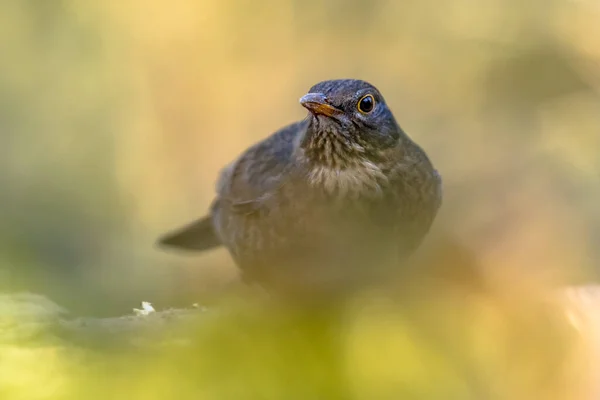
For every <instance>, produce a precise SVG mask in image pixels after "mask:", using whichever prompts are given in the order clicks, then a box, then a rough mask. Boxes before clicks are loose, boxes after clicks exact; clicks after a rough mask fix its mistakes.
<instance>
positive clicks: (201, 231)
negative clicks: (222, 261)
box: [158, 216, 222, 251]
mask: <svg viewBox="0 0 600 400" xmlns="http://www.w3.org/2000/svg"><path fill="white" fill-rule="evenodd" d="M158 244H159V245H160V246H163V247H172V248H177V249H182V250H190V251H203V250H209V249H212V248H214V247H219V246H221V245H222V243H221V240H220V239H219V237H218V236H217V233H216V232H215V229H214V227H213V223H212V219H211V217H210V216H206V217H203V218H200V219H199V220H197V221H194V222H192V223H190V224H188V225H185V226H183V227H181V228H179V229H177V230H174V231H171V232H169V233H167V234H165V235H164V236H162V237H160V238H159V239H158Z"/></svg>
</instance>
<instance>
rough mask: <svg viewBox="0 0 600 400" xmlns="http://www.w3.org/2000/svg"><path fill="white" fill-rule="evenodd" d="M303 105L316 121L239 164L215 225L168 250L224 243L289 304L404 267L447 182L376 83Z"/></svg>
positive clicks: (284, 133)
mask: <svg viewBox="0 0 600 400" xmlns="http://www.w3.org/2000/svg"><path fill="white" fill-rule="evenodd" d="M300 102H301V103H302V105H303V106H304V107H306V108H307V109H308V110H309V111H310V113H309V116H308V118H307V119H305V120H304V121H301V122H297V123H294V124H291V125H289V126H287V127H284V128H282V129H281V130H279V131H277V132H275V133H274V134H273V135H271V136H270V137H268V138H266V139H265V140H263V141H261V142H259V143H257V144H256V145H254V146H252V147H250V148H249V149H248V150H247V151H246V152H244V153H243V154H242V155H241V156H240V157H239V158H238V159H237V160H235V161H233V162H232V163H231V164H229V165H228V166H227V167H226V168H225V169H224V170H223V171H222V172H221V175H220V178H219V180H218V183H217V196H216V199H215V200H214V202H213V204H212V206H211V209H210V216H209V217H208V218H207V217H205V218H204V219H201V220H199V221H197V222H195V223H192V224H190V225H188V226H186V227H184V228H182V229H180V230H178V231H176V232H173V233H170V234H167V235H166V236H164V237H163V238H162V239H161V240H160V243H161V244H163V245H165V246H171V247H177V248H182V249H189V250H205V249H208V248H211V247H215V246H218V245H219V244H223V245H224V246H225V247H226V248H227V249H228V250H229V252H230V253H231V255H232V256H233V258H234V259H235V261H236V263H237V264H238V266H239V267H240V268H241V270H242V273H243V277H244V279H245V280H247V281H252V282H257V283H259V284H261V285H262V286H264V287H265V288H266V289H267V290H269V291H271V292H272V293H276V294H280V295H286V296H297V295H305V296H319V295H321V294H328V295H331V294H333V293H339V292H346V291H347V290H349V289H354V288H358V287H363V286H364V285H366V284H368V283H372V282H377V281H378V280H379V279H385V278H386V276H388V273H389V271H390V269H389V268H398V267H399V265H400V263H401V262H402V260H403V259H404V258H406V257H407V256H408V255H410V254H411V253H412V251H413V250H414V249H415V248H416V247H417V246H418V245H419V243H420V242H421V240H422V239H423V237H424V235H425V234H426V233H427V231H428V230H429V228H430V226H431V224H432V222H433V220H434V218H435V215H436V213H437V210H438V208H439V206H440V204H441V179H440V176H439V174H438V173H437V171H436V170H435V169H434V168H433V166H432V164H431V162H430V161H429V159H428V157H427V155H426V154H425V152H424V151H423V150H422V149H421V148H420V147H419V146H418V145H417V144H415V143H414V142H413V141H412V140H411V139H410V138H409V137H408V136H407V135H406V134H405V133H404V131H403V130H402V129H401V128H400V126H399V125H398V124H397V123H396V120H395V119H394V116H393V115H392V113H391V111H390V110H389V109H388V107H387V105H386V103H385V100H384V99H383V97H382V96H381V94H380V93H379V91H378V90H377V89H376V88H375V87H373V86H372V85H370V84H369V83H367V82H364V81H360V80H333V81H325V82H321V83H319V84H317V85H315V86H313V87H312V88H311V89H310V91H309V93H308V94H307V95H306V96H304V97H303V98H302V99H301V100H300Z"/></svg>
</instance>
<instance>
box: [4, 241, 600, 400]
mask: <svg viewBox="0 0 600 400" xmlns="http://www.w3.org/2000/svg"><path fill="white" fill-rule="evenodd" d="M438 250H440V249H438ZM438 254H439V255H440V257H441V258H439V259H438V258H437V257H431V256H428V257H427V258H426V260H421V261H419V262H427V263H428V265H425V264H420V265H419V267H420V268H426V267H430V268H431V269H430V270H431V271H432V272H433V271H437V273H436V274H435V275H433V274H431V275H428V276H427V277H421V278H418V279H414V280H411V282H409V283H407V282H396V283H395V284H393V285H391V287H388V288H387V289H386V290H385V291H383V290H382V291H372V292H369V293H364V294H363V295H361V296H359V297H356V298H355V299H353V301H351V302H349V303H348V304H347V305H346V307H344V308H335V309H333V308H332V309H329V308H327V307H323V308H319V309H312V310H309V311H308V312H307V311H306V310H301V309H291V308H282V307H281V306H279V305H277V304H272V303H269V302H268V301H266V300H265V299H264V298H261V297H260V296H256V295H252V294H250V293H246V294H245V295H243V296H242V297H239V296H238V295H236V296H229V297H224V298H223V299H222V300H221V301H220V303H219V304H215V305H213V306H212V307H210V308H208V309H207V310H203V309H193V308H190V310H189V311H186V310H165V311H161V310H159V311H158V312H157V313H152V314H149V315H148V316H129V317H122V318H112V319H97V320H94V319H89V318H88V319H84V320H70V318H71V317H70V316H68V315H61V314H60V310H57V309H56V308H55V306H53V305H52V304H51V303H48V302H47V301H46V300H44V299H40V298H35V296H29V297H27V296H21V297H19V299H20V301H18V302H17V301H14V299H15V298H14V297H12V299H13V303H12V308H11V310H12V311H13V312H12V315H11V313H10V312H9V313H7V312H6V311H7V307H6V304H7V302H8V301H9V298H8V297H5V298H3V299H2V301H1V302H0V307H2V306H4V312H3V313H2V315H3V317H2V318H0V334H2V335H3V336H2V342H3V345H0V388H1V389H0V397H1V398H3V399H7V400H12V399H28V400H34V399H57V400H58V399H61V400H62V399H144V400H148V399H170V398H177V399H357V400H358V399H365V400H366V399H427V400H429V399H434V400H437V399H460V400H470V399H473V400H476V399H477V400H479V399H507V400H508V399H511V400H513V399H524V400H525V399H548V400H550V399H565V400H566V399H568V400H576V399H582V400H584V399H585V400H587V399H590V400H592V399H595V398H597V395H598V394H599V393H600V392H598V390H599V389H600V388H599V387H598V381H599V380H598V379H599V377H600V353H599V351H598V349H600V324H599V323H598V321H599V319H600V318H599V316H600V313H599V312H598V310H600V287H588V288H586V287H580V288H573V289H569V290H565V289H563V290H557V291H548V290H546V289H544V288H543V287H541V286H537V287H535V286H532V285H527V286H525V285H524V286H522V287H518V288H508V287H504V288H501V287H498V286H495V287H492V286H490V285H488V284H487V283H485V282H483V281H481V280H479V279H475V278H474V276H473V275H471V278H473V279H466V276H463V277H462V278H459V279H456V276H452V277H449V276H447V275H445V274H444V269H445V268H446V267H447V266H451V267H452V270H457V269H458V270H460V269H462V270H463V271H465V272H466V271H469V270H470V269H471V268H472V267H476V266H477V265H476V263H475V260H472V259H469V258H468V257H464V256H465V255H464V254H463V253H461V252H460V249H457V248H451V247H446V249H445V252H442V251H440V252H439V253H438ZM434 276H435V278H434ZM400 289H401V290H400ZM26 299H28V300H26ZM8 304H10V303H8ZM59 320H60V321H63V322H60V323H57V321H59ZM10 332H17V334H14V335H12V337H11V336H10V335H7V333H10ZM124 339H125V340H124Z"/></svg>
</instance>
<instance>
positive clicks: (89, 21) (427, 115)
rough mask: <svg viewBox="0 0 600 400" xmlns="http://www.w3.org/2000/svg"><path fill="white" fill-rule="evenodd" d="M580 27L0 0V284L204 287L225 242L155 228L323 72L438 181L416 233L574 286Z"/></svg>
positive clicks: (587, 28)
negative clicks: (376, 107)
mask: <svg viewBox="0 0 600 400" xmlns="http://www.w3.org/2000/svg"><path fill="white" fill-rule="evenodd" d="M599 20H600V3H599V2H597V1H593V0H544V1H541V0H533V1H529V2H522V1H517V0H483V1H478V2H475V1H467V0H454V1H444V2H440V1H433V0H419V1H417V0H407V1H392V0H374V1H358V0H329V1H317V0H304V1H299V0H261V1H250V0H222V1H217V0H200V1H192V0H171V1H168V2H164V1H157V0H144V1H141V0H123V1H115V0H108V1H104V2H100V1H98V2H91V1H83V0H45V1H33V0H4V1H2V2H0V204H1V205H2V207H0V290H1V291H3V292H18V291H24V290H26V291H31V292H35V293H40V294H44V295H46V296H48V297H50V298H51V299H52V300H54V301H56V302H57V303H59V304H60V305H62V306H64V307H66V308H67V309H69V310H71V311H72V312H74V313H75V314H81V315H100V316H101V315H120V314H122V313H124V312H129V310H130V309H131V307H134V306H137V305H138V304H139V302H140V301H141V300H149V301H152V302H153V303H154V304H155V305H157V306H159V307H177V306H186V305H190V304H192V303H195V302H202V301H204V300H205V299H208V298H211V296H214V295H215V293H216V294H217V295H218V293H219V290H220V288H222V287H223V286H224V285H226V284H227V283H228V282H229V281H231V280H235V277H236V270H235V268H234V267H233V265H232V262H231V260H230V259H229V257H228V255H227V254H226V252H225V251H224V250H219V251H216V252H212V253H209V254H206V255H202V256H198V257H190V256H181V255H177V254H172V253H163V252H161V251H159V250H158V249H157V248H156V247H155V246H154V243H155V240H156V237H157V236H158V235H160V234H162V233H164V232H165V231H167V230H169V229H172V228H174V227H177V226H179V225H180V224H182V223H184V222H186V221H188V220H191V219H193V218H195V217H198V216H200V215H201V214H203V213H204V212H205V211H206V209H207V207H208V205H209V204H210V201H211V200H212V196H213V192H214V190H213V188H214V181H215V179H216V176H217V174H218V172H219V170H220V168H221V167H223V166H224V165H225V164H226V163H228V162H229V161H230V160H232V159H233V158H234V157H235V156H237V155H238V154H239V153H240V152H241V151H242V150H244V149H245V148H246V147H247V146H249V145H251V144H253V143H254V142H256V141H257V140H260V139H262V138H264V137H265V136H267V135H268V134H270V133H272V132H274V131H275V130H276V129H278V128H280V127H282V126H284V125H286V124H288V123H290V122H293V121H295V120H299V119H301V118H303V117H304V116H305V110H304V109H303V108H302V107H300V105H299V104H298V99H299V98H300V97H301V96H302V95H303V94H304V93H305V92H306V91H307V90H308V89H309V88H310V87H311V86H312V85H313V84H315V83H317V82H318V81H321V80H325V79H333V78H360V79H364V80H367V81H370V82H371V83H373V84H375V85H376V86H377V87H378V88H379V89H380V90H381V91H382V93H383V95H384V96H385V97H386V100H387V102H388V104H389V105H390V107H391V109H392V110H393V112H394V114H395V116H396V118H397V119H398V121H399V123H400V125H401V126H402V127H403V128H404V129H405V130H406V131H407V132H408V134H409V135H410V136H411V137H412V138H414V139H415V140H416V141H417V142H418V143H419V144H421V145H422V146H423V147H424V148H425V149H426V150H427V152H428V153H429V155H430V156H431V158H432V160H433V162H434V164H435V165H436V167H437V168H438V169H439V170H440V172H441V174H442V176H443V178H444V205H443V208H442V210H441V213H440V215H439V217H438V219H437V221H436V223H435V226H434V232H433V233H432V236H435V235H436V234H438V233H443V234H444V235H448V236H450V237H451V238H453V240H455V241H456V242H458V243H460V244H461V246H464V248H465V249H467V251H468V252H469V253H470V254H471V255H472V256H473V257H474V258H476V259H477V260H478V265H480V266H481V268H482V271H483V273H484V274H485V276H486V277H487V279H488V280H489V281H491V282H495V283H499V285H501V286H502V285H505V286H511V285H519V284H521V283H522V282H526V281H532V282H542V283H543V284H546V283H547V284H552V285H555V284H573V283H581V282H592V281H594V280H596V279H597V278H598V277H600V274H598V272H599V271H598V267H599V266H600V246H598V243H600V207H599V206H598V204H600V156H599V154H600V153H599V151H600V24H599V23H598V21H599ZM207 301H208V300H207ZM484 314H485V313H484ZM398 346H401V344H398ZM359 348H360V347H359ZM384 352H385V350H384ZM415 357H418V356H417V355H415ZM374 385H375V386H376V384H374ZM140 396H141V397H140V398H161V397H144V396H142V395H140ZM148 396H149V395H148ZM81 398H84V397H81ZM113 398H116V397H113ZM208 398H210V397H208ZM216 398H219V397H216ZM220 398H242V397H235V395H232V397H220ZM264 398H267V397H264ZM275 398H276V397H275ZM300 398H301V397H300ZM304 398H309V397H304ZM366 398H369V397H368V396H367V397H366ZM371 398H374V397H371ZM381 398H385V397H381ZM448 398H450V397H448ZM452 398H458V397H452ZM540 398H541V397H540Z"/></svg>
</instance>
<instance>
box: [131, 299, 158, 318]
mask: <svg viewBox="0 0 600 400" xmlns="http://www.w3.org/2000/svg"><path fill="white" fill-rule="evenodd" d="M133 312H134V313H135V315H140V316H142V315H148V314H151V313H153V312H156V310H155V309H154V307H152V303H150V302H148V301H142V309H141V310H140V309H139V308H134V309H133Z"/></svg>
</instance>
